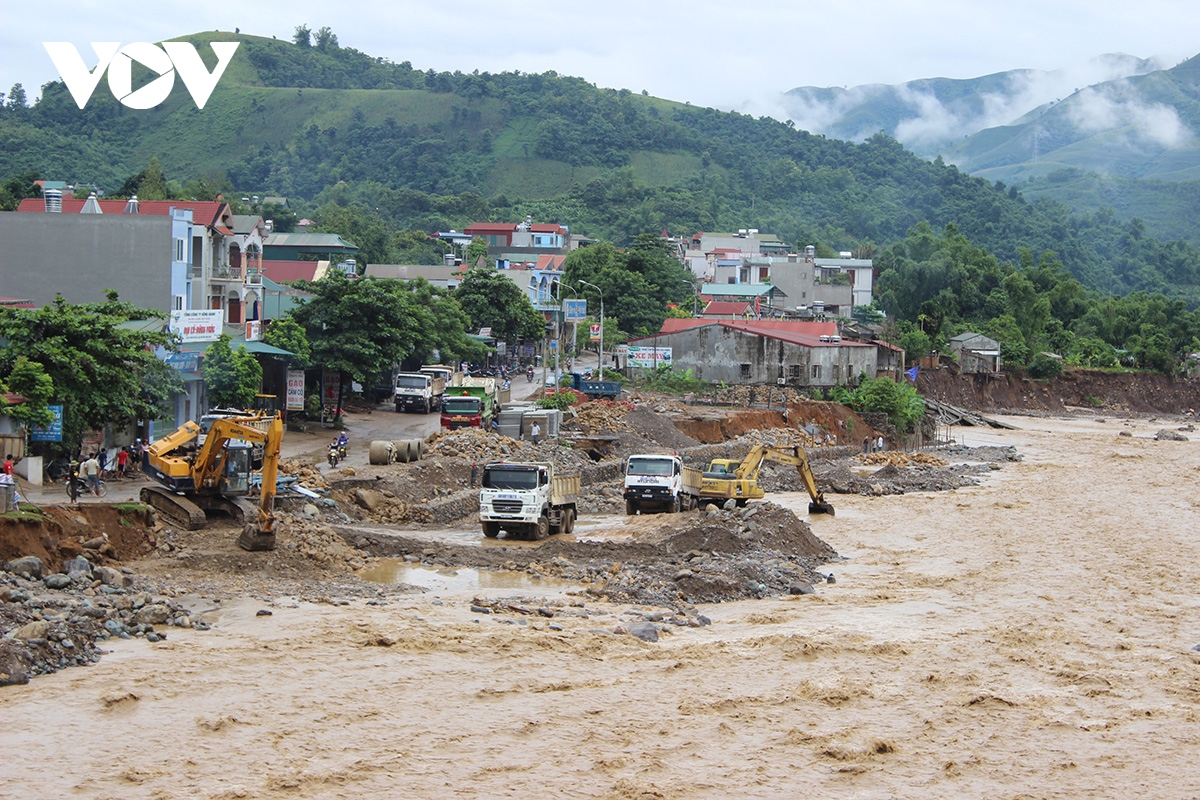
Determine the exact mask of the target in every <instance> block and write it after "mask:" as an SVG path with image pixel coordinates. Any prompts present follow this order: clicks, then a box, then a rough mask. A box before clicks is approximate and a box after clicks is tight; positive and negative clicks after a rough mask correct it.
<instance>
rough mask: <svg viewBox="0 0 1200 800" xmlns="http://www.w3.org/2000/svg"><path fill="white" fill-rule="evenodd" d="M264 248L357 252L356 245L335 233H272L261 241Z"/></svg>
mask: <svg viewBox="0 0 1200 800" xmlns="http://www.w3.org/2000/svg"><path fill="white" fill-rule="evenodd" d="M263 245H264V246H266V247H336V248H339V249H343V250H354V251H357V250H358V245H356V244H354V243H353V242H348V241H346V240H345V239H343V238H342V237H341V236H339V235H337V234H336V233H272V234H268V236H267V238H266V239H264V240H263Z"/></svg>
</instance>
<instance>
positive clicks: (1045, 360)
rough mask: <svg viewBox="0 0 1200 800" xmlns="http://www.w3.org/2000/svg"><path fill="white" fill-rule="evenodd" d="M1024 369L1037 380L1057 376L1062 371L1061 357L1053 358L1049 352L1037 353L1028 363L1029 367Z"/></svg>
mask: <svg viewBox="0 0 1200 800" xmlns="http://www.w3.org/2000/svg"><path fill="white" fill-rule="evenodd" d="M1026 371H1027V372H1028V373H1029V377H1031V378H1037V379H1038V380H1046V379H1048V378H1057V377H1058V376H1059V375H1062V373H1063V365H1062V359H1061V358H1055V357H1053V356H1052V355H1050V354H1049V353H1038V354H1037V355H1036V356H1034V357H1033V361H1031V362H1030V363H1029V369H1028V370H1026Z"/></svg>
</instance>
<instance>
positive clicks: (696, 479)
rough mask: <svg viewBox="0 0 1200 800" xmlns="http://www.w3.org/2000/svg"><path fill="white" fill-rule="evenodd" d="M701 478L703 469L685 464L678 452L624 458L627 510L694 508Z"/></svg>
mask: <svg viewBox="0 0 1200 800" xmlns="http://www.w3.org/2000/svg"><path fill="white" fill-rule="evenodd" d="M702 481H703V478H702V476H701V474H700V470H698V469H695V468H694V467H686V466H684V465H683V462H682V461H680V459H679V457H678V456H673V455H650V454H643V455H633V456H630V457H629V459H628V460H627V461H626V462H625V491H624V496H625V513H626V514H636V513H637V512H638V511H648V510H651V509H654V510H658V511H667V512H670V513H675V512H677V511H687V510H689V509H692V508H695V507H696V503H697V501H698V500H699V499H700V484H701V483H702Z"/></svg>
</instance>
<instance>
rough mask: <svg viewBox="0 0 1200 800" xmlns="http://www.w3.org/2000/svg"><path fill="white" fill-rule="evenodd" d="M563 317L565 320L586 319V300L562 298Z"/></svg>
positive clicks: (578, 320)
mask: <svg viewBox="0 0 1200 800" xmlns="http://www.w3.org/2000/svg"><path fill="white" fill-rule="evenodd" d="M563 319H564V320H566V321H567V322H580V321H582V320H585V319H587V300H563Z"/></svg>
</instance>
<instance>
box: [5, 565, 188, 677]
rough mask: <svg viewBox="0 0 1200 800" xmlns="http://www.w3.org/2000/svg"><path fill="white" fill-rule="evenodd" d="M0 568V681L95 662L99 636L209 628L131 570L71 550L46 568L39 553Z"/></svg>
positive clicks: (159, 636)
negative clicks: (139, 582)
mask: <svg viewBox="0 0 1200 800" xmlns="http://www.w3.org/2000/svg"><path fill="white" fill-rule="evenodd" d="M4 570H5V571H4V572H3V573H0V686H4V685H7V684H14V683H28V682H29V679H30V678H31V677H32V676H35V675H44V674H47V673H50V672H55V671H57V670H59V669H63V668H65V667H71V666H77V665H84V664H91V663H95V662H96V661H98V660H99V659H100V655H101V654H102V652H103V651H102V650H100V649H99V648H98V647H97V646H96V643H97V642H102V641H105V640H107V639H111V638H114V637H116V638H121V639H129V638H132V637H135V636H143V637H145V638H146V640H147V641H150V642H158V641H162V640H163V639H166V638H167V632H166V631H165V630H163V628H164V627H170V626H177V627H183V628H195V629H196V630H208V627H209V626H208V624H207V623H205V622H204V621H202V620H200V619H199V618H198V617H194V616H193V615H192V614H191V613H190V612H189V611H188V609H186V608H185V607H184V606H183V605H181V604H179V603H178V602H177V601H176V600H174V599H172V598H170V597H166V596H162V595H156V594H151V593H149V592H145V591H137V590H135V589H134V578H133V573H132V570H130V569H128V568H122V569H114V568H112V567H105V566H95V565H93V564H92V562H90V561H88V560H87V559H86V558H82V557H76V558H72V559H69V560H68V561H67V562H65V563H64V564H63V571H62V572H58V573H53V574H44V573H45V572H46V570H45V568H44V565H43V564H42V561H41V559H39V558H38V557H36V556H26V557H24V558H19V559H16V560H14V561H10V562H9V563H8V564H6V565H5V567H4Z"/></svg>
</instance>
